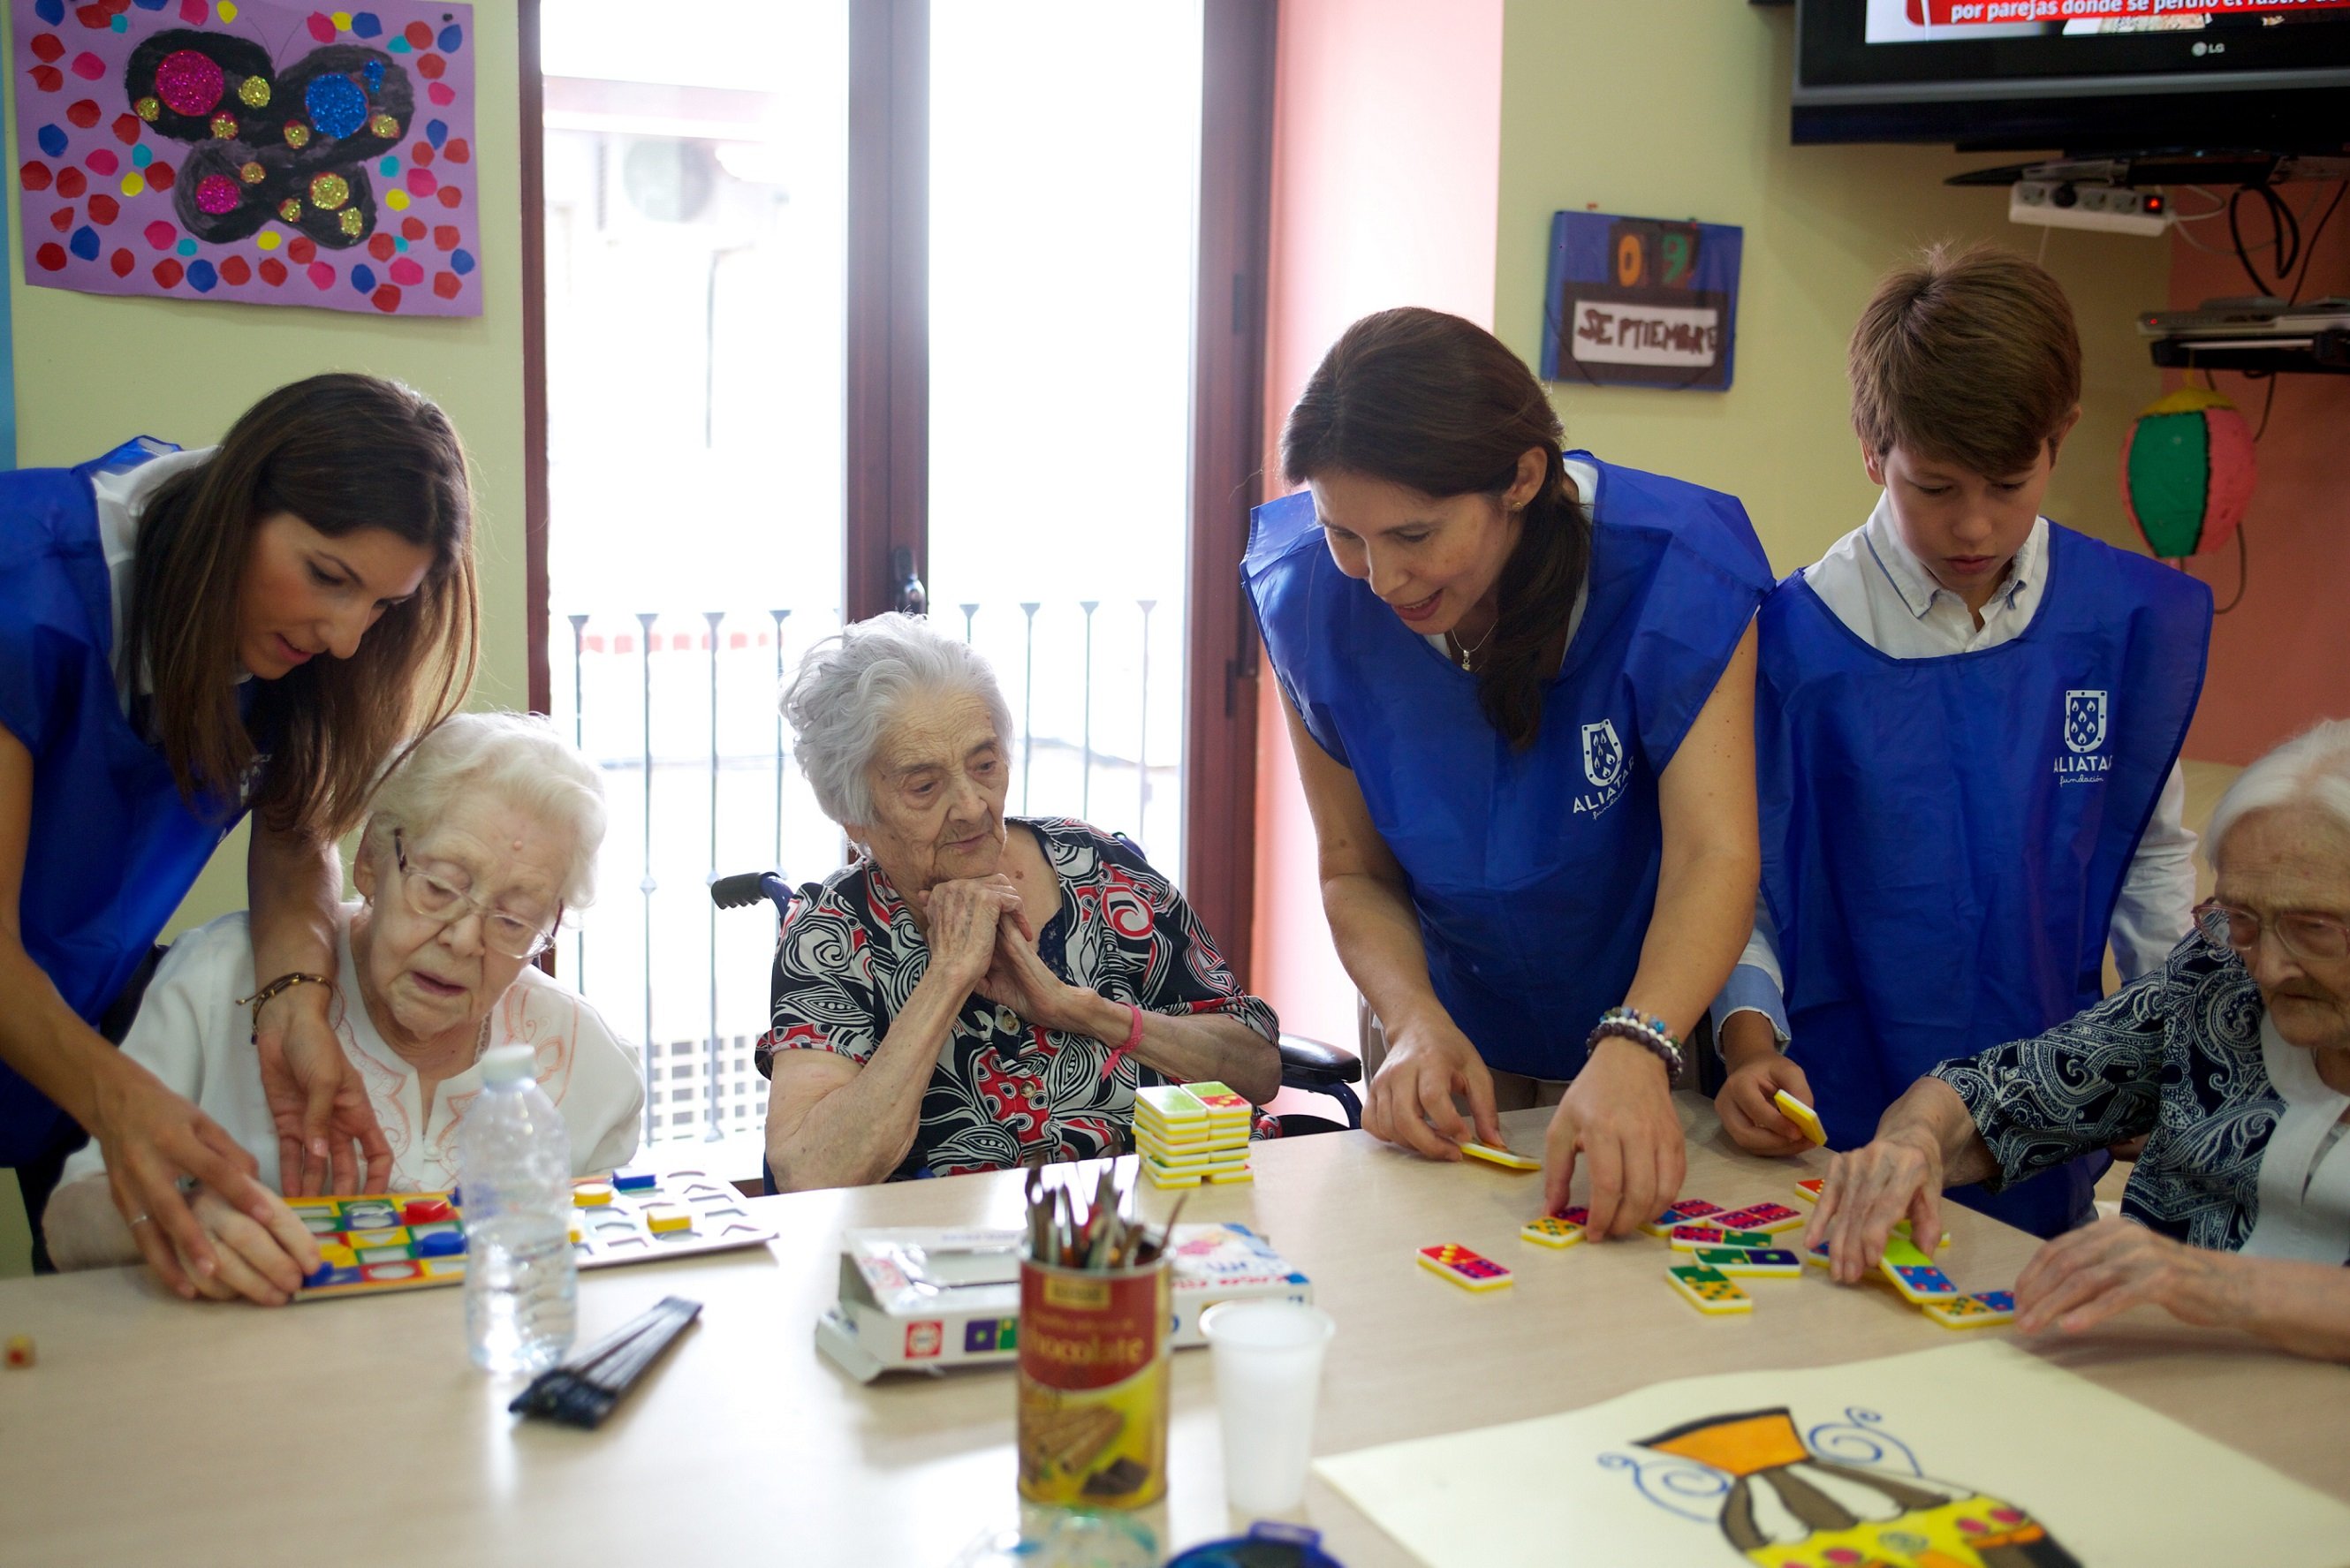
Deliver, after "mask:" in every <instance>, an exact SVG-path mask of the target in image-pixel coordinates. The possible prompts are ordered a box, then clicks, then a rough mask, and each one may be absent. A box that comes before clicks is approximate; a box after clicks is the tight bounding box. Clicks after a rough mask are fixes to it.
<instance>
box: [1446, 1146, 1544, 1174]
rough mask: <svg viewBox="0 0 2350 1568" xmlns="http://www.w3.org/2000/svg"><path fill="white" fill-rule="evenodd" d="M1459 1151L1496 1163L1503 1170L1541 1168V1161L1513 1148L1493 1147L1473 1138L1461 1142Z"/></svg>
mask: <svg viewBox="0 0 2350 1568" xmlns="http://www.w3.org/2000/svg"><path fill="white" fill-rule="evenodd" d="M1461 1153H1463V1154H1465V1155H1467V1156H1468V1157H1469V1158H1471V1159H1482V1160H1483V1161H1485V1162H1486V1163H1487V1164H1488V1165H1498V1166H1500V1167H1501V1168H1503V1170H1540V1169H1541V1168H1542V1161H1541V1160H1538V1159H1535V1158H1533V1157H1532V1156H1529V1155H1523V1154H1520V1153H1519V1152H1518V1151H1517V1150H1515V1149H1513V1148H1495V1147H1493V1146H1492V1144H1489V1143H1478V1142H1476V1141H1475V1140H1473V1139H1472V1140H1471V1141H1470V1142H1467V1143H1464V1144H1462V1145H1461Z"/></svg>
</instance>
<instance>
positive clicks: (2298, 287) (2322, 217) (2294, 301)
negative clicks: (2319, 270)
mask: <svg viewBox="0 0 2350 1568" xmlns="http://www.w3.org/2000/svg"><path fill="white" fill-rule="evenodd" d="M2345 191H2350V180H2336V181H2335V182H2334V199H2333V200H2332V201H2330V202H2326V203H2325V211H2324V212H2323V213H2319V214H2318V215H2317V226H2316V227H2315V228H2314V229H2312V230H2310V231H2309V244H2308V245H2307V246H2306V247H2304V248H2303V252H2302V256H2301V273H2300V275H2298V276H2297V277H2295V278H2294V279H2293V293H2292V294H2291V295H2290V296H2287V298H2286V303H2287V304H2289V305H2299V304H2300V303H2301V291H2302V290H2303V288H2304V287H2306V286H2308V284H2309V268H2310V264H2311V263H2313V262H2314V261H2315V260H2316V259H2317V242H2318V241H2319V240H2320V239H2323V238H2324V235H2325V225H2326V224H2328V223H2332V222H2333V221H2334V208H2336V207H2339V206H2340V205H2342V192H2345ZM2283 278H2284V274H2283V273H2282V271H2280V272H2279V273H2278V275H2277V279H2278V281H2279V282H2282V281H2283Z"/></svg>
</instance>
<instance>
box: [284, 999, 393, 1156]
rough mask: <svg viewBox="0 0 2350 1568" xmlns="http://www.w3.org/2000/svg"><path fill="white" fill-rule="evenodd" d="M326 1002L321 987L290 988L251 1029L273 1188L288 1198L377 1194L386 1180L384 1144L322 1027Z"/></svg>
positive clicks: (387, 1149)
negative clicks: (269, 1126)
mask: <svg viewBox="0 0 2350 1568" xmlns="http://www.w3.org/2000/svg"><path fill="white" fill-rule="evenodd" d="M303 992H308V993H309V994H308V995H303V994H302V993H303ZM326 1000H327V999H326V996H325V994H324V992H323V988H321V987H317V986H309V985H297V986H295V987H293V988H292V989H291V990H290V991H287V992H282V993H280V994H279V995H277V996H275V997H273V998H271V999H270V1001H269V1002H268V1004H267V1005H266V1006H265V1007H263V1008H262V1010H261V1016H260V1017H259V1018H258V1019H256V1020H255V1023H254V1033H253V1045H254V1049H255V1052H257V1053H258V1054H259V1055H260V1057H261V1092H262V1093H263V1094H264V1095H265V1096H267V1097H268V1100H269V1119H270V1120H271V1121H272V1122H274V1123H275V1124H276V1127H277V1185H278V1186H279V1187H281V1188H283V1189H285V1190H286V1192H288V1193H291V1194H292V1195H293V1196H295V1197H296V1198H307V1197H310V1196H312V1195H314V1194H317V1193H321V1192H381V1191H382V1190H383V1189H385V1187H386V1186H387V1185H388V1184H389V1183H390V1180H391V1145H390V1143H389V1142H387V1141H386V1140H385V1138H384V1136H383V1128H381V1127H379V1126H377V1125H376V1119H375V1107H374V1106H372V1105H370V1104H369V1103H368V1094H367V1085H366V1084H364V1083H363V1082H361V1081H360V1079H359V1069H358V1068H356V1067H354V1066H352V1065H351V1062H350V1058H349V1057H348V1056H346V1055H344V1054H343V1043H342V1041H341V1039H340V1038H338V1036H337V1034H336V1033H335V1030H334V1027H333V1025H332V1024H330V1023H328V1019H327V1011H326V1005H325V1003H326ZM352 1005H354V1006H356V1005H358V1003H357V1002H353V1004H352Z"/></svg>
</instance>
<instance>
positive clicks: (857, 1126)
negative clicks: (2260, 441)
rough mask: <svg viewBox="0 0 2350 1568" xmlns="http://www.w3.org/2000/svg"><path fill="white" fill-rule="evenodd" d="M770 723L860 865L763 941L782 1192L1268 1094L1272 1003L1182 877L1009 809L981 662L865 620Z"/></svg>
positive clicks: (1276, 1058) (975, 1160)
mask: <svg viewBox="0 0 2350 1568" xmlns="http://www.w3.org/2000/svg"><path fill="white" fill-rule="evenodd" d="M784 713H785V717H786V718H787V719H788V720H789V721H790V723H791V725H792V729H793V731H794V732H795V743H794V749H793V755H794V757H795V759H796V760H797V761H798V763H799V766H800V769H801V771H802V772H803V773H804V774H806V776H807V780H808V783H809V784H810V785H811V786H812V787H813V788H814V789H815V791H816V801H817V804H818V805H821V806H822V807H823V808H824V810H825V812H826V814H827V815H829V816H830V817H831V818H832V819H833V820H834V821H835V822H837V823H838V824H840V826H841V827H842V829H843V830H844V831H845V832H846V833H847V835H848V837H849V839H850V840H851V841H852V842H853V843H854V844H855V845H856V846H858V850H859V852H860V853H859V855H858V858H857V859H856V860H854V861H853V862H852V863H850V864H849V865H847V866H846V867H842V868H841V869H840V870H838V871H836V872H834V873H833V875H832V876H831V877H827V879H826V880H825V882H824V883H823V884H822V885H821V886H820V887H817V888H813V889H811V890H809V891H808V892H807V893H806V894H805V895H804V896H803V897H802V898H800V899H799V900H798V901H797V903H795V906H794V907H793V909H792V912H791V914H790V916H789V917H788V918H787V919H786V920H785V924H784V930H783V935H782V939H781V940H780V942H779V943H778V944H777V948H776V952H775V988H774V998H773V1000H774V1023H775V1027H774V1031H773V1033H771V1035H770V1036H769V1041H770V1044H767V1045H764V1046H763V1047H762V1050H761V1054H760V1058H759V1064H760V1066H761V1068H762V1069H763V1070H764V1071H766V1072H767V1073H768V1074H769V1075H770V1076H771V1077H772V1078H773V1079H774V1081H775V1087H774V1089H773V1091H772V1093H771V1094H770V1096H769V1097H768V1101H767V1161H768V1166H769V1168H770V1169H771V1170H772V1172H773V1173H774V1177H775V1184H776V1185H777V1186H778V1187H779V1188H781V1189H785V1190H795V1189H806V1188H813V1187H841V1186H849V1185H854V1184H858V1183H865V1182H874V1181H881V1180H885V1179H899V1178H905V1177H914V1176H925V1175H931V1176H947V1175H955V1174H960V1173H962V1172H967V1171H976V1170H992V1169H999V1168H1005V1167H1010V1166H1017V1165H1035V1164H1041V1163H1044V1162H1046V1161H1051V1160H1062V1159H1085V1158H1095V1157H1098V1156H1103V1155H1110V1154H1117V1153H1119V1152H1121V1151H1123V1150H1124V1148H1125V1147H1127V1142H1128V1133H1129V1131H1130V1127H1131V1124H1132V1121H1133V1116H1134V1094H1135V1090H1136V1089H1137V1088H1138V1087H1140V1086H1141V1085H1144V1084H1146V1083H1153V1082H1166V1081H1174V1082H1196V1081H1199V1080H1202V1079H1215V1080H1220V1081H1222V1083H1224V1084H1227V1085H1230V1086H1231V1087H1232V1088H1233V1089H1234V1090H1236V1091H1238V1092H1239V1093H1241V1094H1243V1095H1245V1096H1248V1098H1250V1099H1251V1100H1253V1101H1256V1102H1258V1103H1259V1104H1262V1103H1263V1102H1264V1101H1265V1100H1268V1099H1270V1098H1272V1097H1273V1095H1274V1092H1275V1090H1276V1089H1277V1088H1278V1087H1279V1086H1280V1079H1281V1062H1280V1054H1279V1051H1278V1049H1277V1048H1276V1047H1275V1045H1274V1041H1275V1039H1276V1038H1278V1035H1279V1029H1280V1026H1279V1024H1278V1023H1276V1021H1275V1020H1274V1015H1273V1010H1272V1009H1271V1008H1269V1007H1267V1006H1266V1005H1265V1004H1264V1003H1263V1002H1260V1001H1258V1000H1257V999H1256V998H1255V997H1253V996H1249V995H1246V994H1244V993H1243V992H1242V991H1241V990H1240V988H1239V987H1238V986H1237V985H1236V984H1234V983H1233V981H1232V974H1231V972H1230V971H1228V970H1227V969H1226V968H1225V967H1224V961H1223V960H1222V958H1221V957H1219V956H1218V955H1217V952H1216V950H1215V947H1214V945H1213V944H1212V943H1211V941H1210V940H1209V938H1208V934H1207V932H1206V931H1204V930H1202V929H1201V927H1200V923H1199V921H1198V919H1196V918H1195V917H1194V916H1193V915H1192V913H1191V907H1190V906H1189V905H1187V904H1186V903H1185V902H1184V901H1183V898H1182V895H1180V893H1178V892H1176V890H1175V888H1174V887H1173V885H1172V884H1170V882H1169V881H1168V880H1167V878H1166V877H1163V876H1161V875H1160V874H1159V872H1158V871H1156V870H1154V869H1153V868H1152V867H1151V866H1150V865H1149V862H1147V861H1145V860H1144V859H1143V858H1142V857H1141V856H1140V855H1139V854H1138V853H1136V852H1135V850H1134V849H1133V848H1132V846H1129V845H1128V844H1126V843H1124V842H1123V841H1121V840H1119V839H1118V838H1115V837H1113V836H1110V835H1109V834H1107V833H1104V832H1102V831H1100V830H1099V829H1097V828H1094V827H1089V826H1087V825H1086V824H1084V823H1081V822H1068V821H1046V820H1032V819H1012V818H1007V817H1005V815H1003V805H1004V797H1005V794H1006V789H1007V784H1008V783H1009V779H1010V774H1011V756H1010V752H1011V748H1010V746H1009V745H1008V744H1007V742H1006V739H1005V737H1006V736H1007V735H1008V734H1009V733H1010V732H1011V728H1012V726H1011V713H1010V711H1009V709H1008V708H1006V706H1005V704H1004V701H1003V693H1002V692H1001V691H999V690H998V688H997V686H996V683H995V677H994V675H993V673H992V672H991V671H990V670H989V669H988V666H987V662H986V660H985V659H983V658H982V657H981V656H980V655H979V654H978V653H976V652H974V651H973V650H972V649H970V648H969V647H967V646H965V645H964V644H962V643H960V642H957V641H955V640H953V639H951V638H948V637H944V636H942V635H941V634H940V633H938V632H937V631H934V630H932V629H931V628H930V626H929V625H928V624H926V623H925V622H922V621H920V620H915V619H911V618H908V617H905V616H900V615H883V616H877V617H875V618H873V619H871V620H868V621H863V622H860V623H858V625H855V626H852V627H850V628H847V630H846V631H845V632H843V633H842V634H841V635H840V636H838V637H837V638H832V639H827V640H826V641H824V642H821V643H818V644H817V645H816V647H815V648H813V649H809V650H808V653H807V656H806V659H804V660H803V661H802V662H801V665H800V669H799V673H798V675H797V676H796V677H795V679H794V680H793V681H792V684H791V687H790V689H789V690H788V691H786V692H785V696H784Z"/></svg>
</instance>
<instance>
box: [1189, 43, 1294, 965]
mask: <svg viewBox="0 0 2350 1568" xmlns="http://www.w3.org/2000/svg"><path fill="white" fill-rule="evenodd" d="M1203 10H1204V12H1205V17H1204V20H1205V24H1206V33H1207V36H1206V40H1205V49H1204V52H1203V55H1202V58H1201V116H1200V236H1199V247H1200V251H1199V272H1198V274H1197V279H1196V285H1195V286H1194V289H1193V294H1192V296H1193V298H1194V299H1196V300H1197V301H1198V304H1197V306H1195V310H1194V315H1195V317H1196V319H1195V320H1194V321H1193V323H1192V330H1193V333H1194V338H1193V347H1192V355H1193V361H1192V371H1191V560H1190V583H1189V593H1188V602H1189V604H1190V606H1191V638H1190V641H1191V649H1190V658H1189V670H1188V676H1189V680H1188V685H1189V688H1190V691H1189V695H1190V699H1191V701H1190V706H1189V709H1188V711H1187V718H1186V724H1185V730H1186V732H1185V738H1184V787H1185V791H1186V794H1185V799H1184V823H1183V842H1184V845H1185V854H1184V861H1185V865H1184V874H1183V886H1184V892H1185V896H1186V897H1187V898H1189V899H1190V900H1191V907H1192V909H1194V910H1195V911H1197V913H1198V914H1199V916H1200V919H1201V923H1202V924H1203V925H1204V926H1205V927H1206V928H1207V929H1208V930H1210V931H1211V932H1212V933H1214V936H1215V939H1216V942H1217V945H1218V946H1219V947H1220V948H1221V949H1222V951H1223V955H1224V958H1225V960H1226V961H1227V962H1229V963H1230V964H1231V966H1232V972H1233V974H1234V976H1235V977H1236V978H1237V979H1238V980H1239V981H1240V982H1241V983H1242V984H1243V985H1244V986H1245V985H1246V984H1247V983H1248V979H1249V955H1250V951H1251V949H1252V946H1253V941H1254V937H1255V924H1256V921H1255V903H1256V724H1257V692H1258V680H1257V677H1258V659H1257V648H1258V644H1257V633H1256V618H1255V617H1254V616H1253V615H1252V614H1251V613H1250V611H1249V607H1248V605H1247V603H1246V601H1245V599H1244V597H1243V594H1242V592H1241V580H1240V568H1241V557H1242V556H1243V554H1244V553H1245V552H1246V550H1247V548H1248V528H1249V509H1250V508H1251V507H1253V506H1254V505H1256V504H1258V503H1259V502H1261V501H1263V499H1264V473H1263V452H1264V356H1265V341H1264V318H1265V275H1266V271H1267V265H1268V254H1269V251H1270V247H1271V243H1272V241H1271V234H1272V226H1273V90H1274V44H1275V41H1276V36H1277V24H1278V21H1279V15H1280V6H1279V4H1278V0H1204V5H1203Z"/></svg>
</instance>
